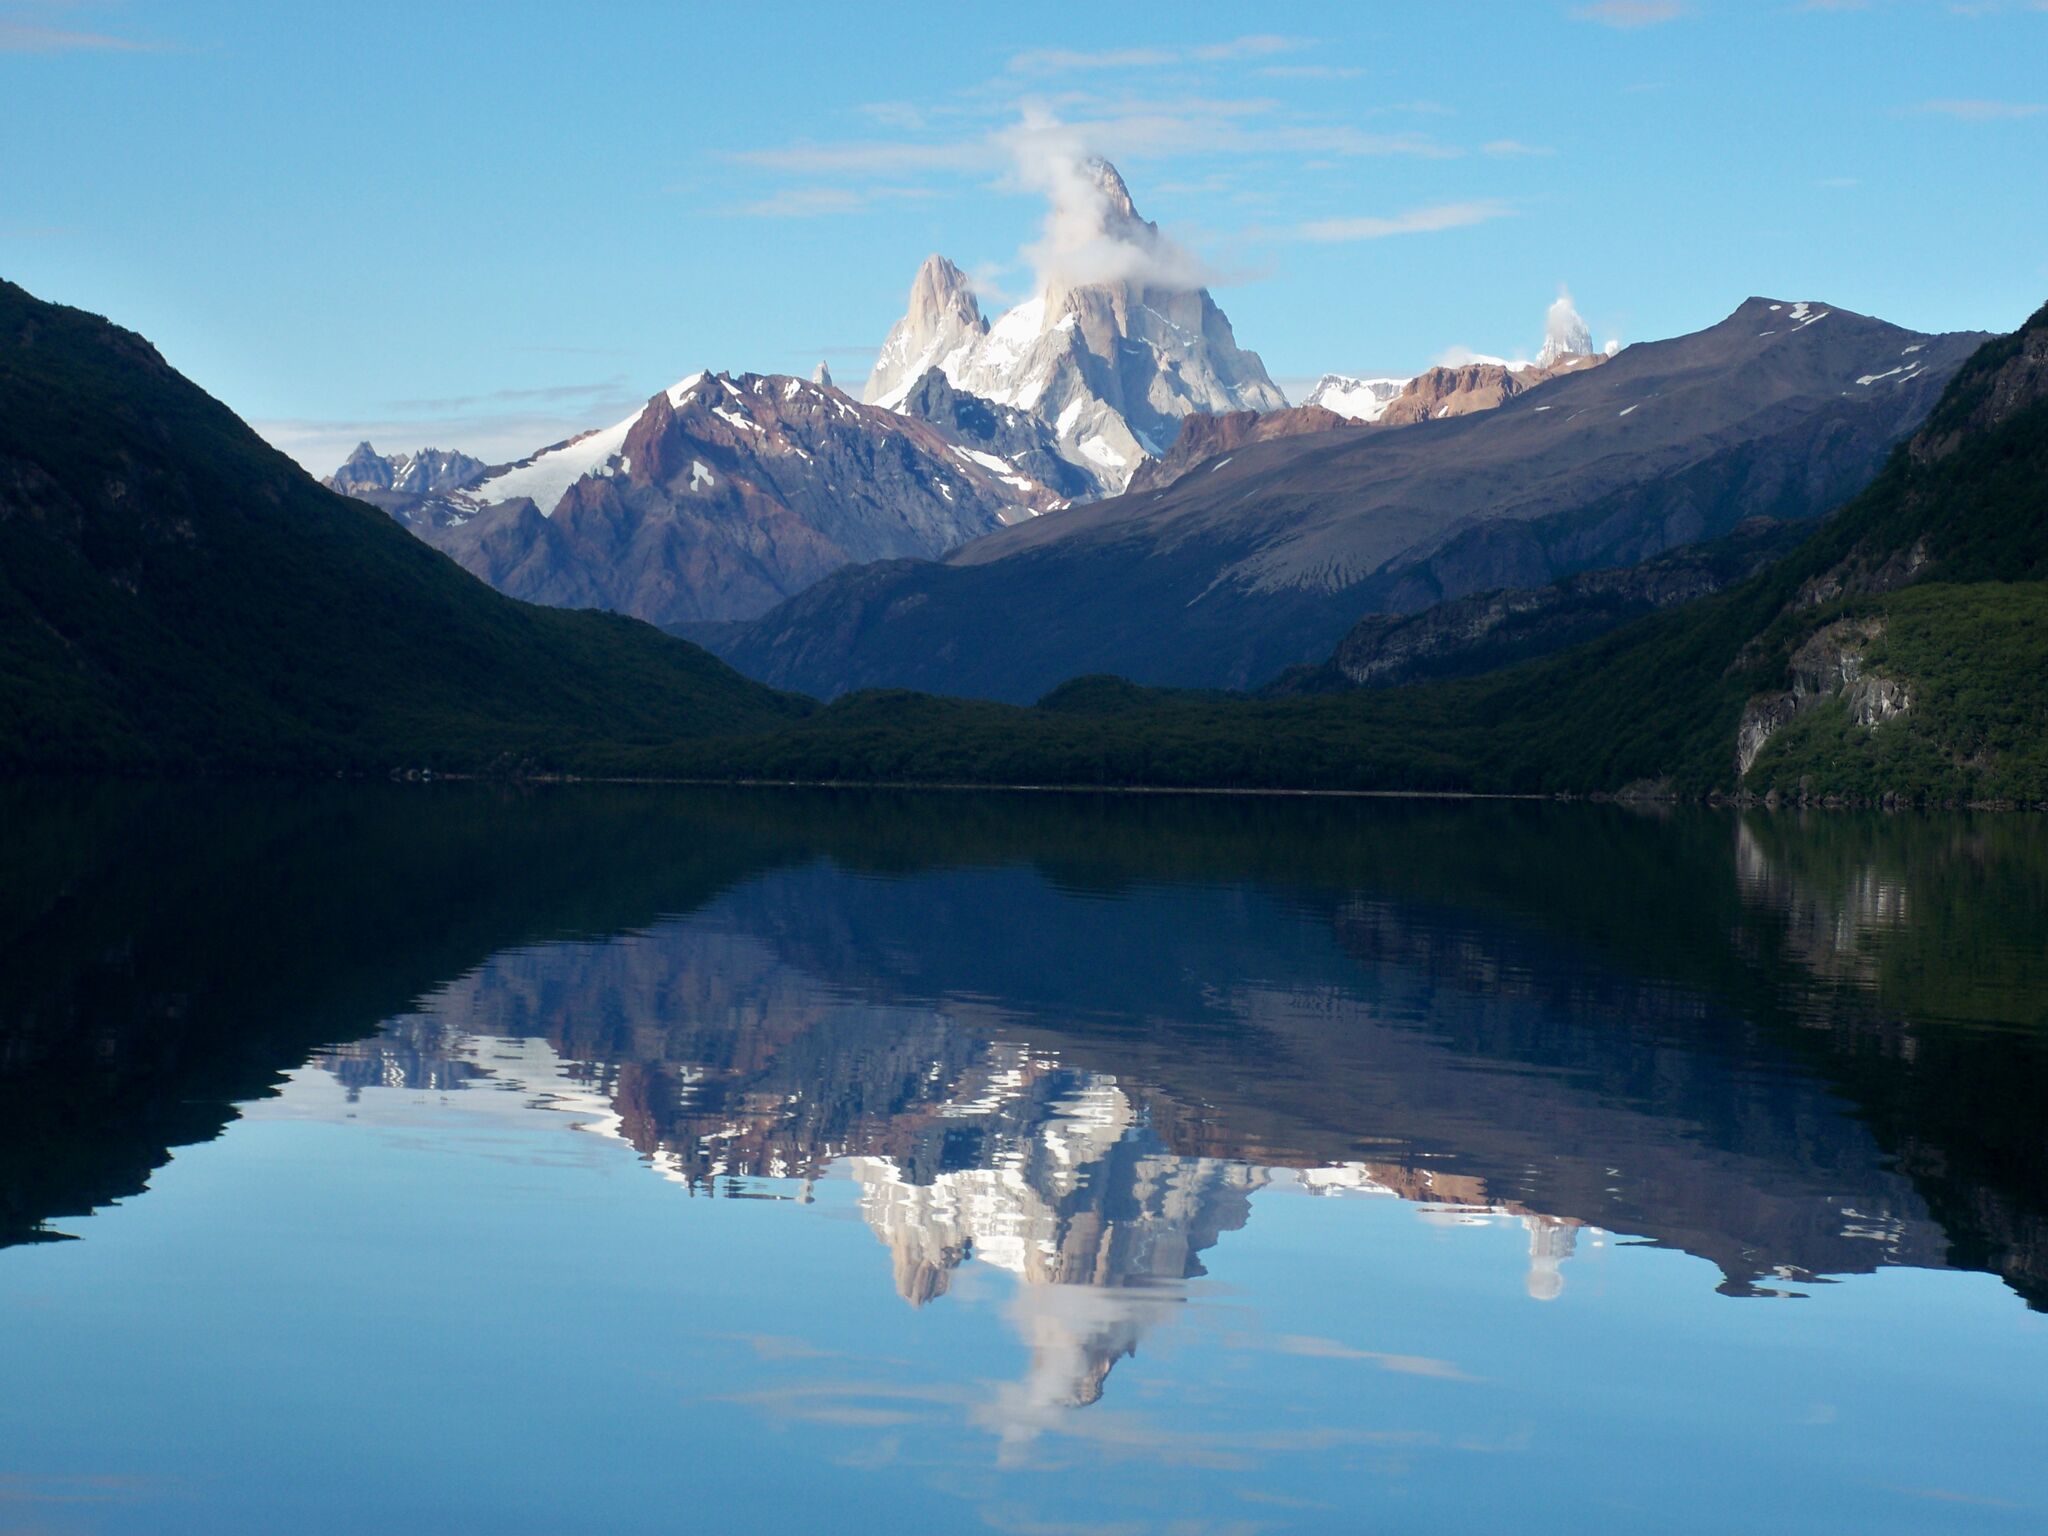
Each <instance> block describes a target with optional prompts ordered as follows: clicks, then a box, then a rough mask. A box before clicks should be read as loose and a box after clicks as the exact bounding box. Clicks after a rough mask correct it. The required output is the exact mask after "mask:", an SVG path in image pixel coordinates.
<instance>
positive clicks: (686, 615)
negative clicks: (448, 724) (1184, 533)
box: [386, 374, 1062, 625]
mask: <svg viewBox="0 0 2048 1536" xmlns="http://www.w3.org/2000/svg"><path fill="white" fill-rule="evenodd" d="M1060 500H1062V497H1061V496H1060V494H1059V493H1058V492H1057V491H1055V490H1053V489H1052V488H1050V487H1047V486H1045V485H1043V484H1041V483H1039V482H1038V481H1037V480H1035V479H1032V478H1031V477H1030V476H1029V475H1026V474H1024V473H1021V472H1019V471H1018V470H1017V469H1016V468H1015V467H1014V466H1012V465H1011V464H1009V463H1007V462H1005V461H1004V460H1002V459H1000V458H997V457H995V456H994V455H992V454H989V453H986V452H983V451H981V450H979V449H976V448H974V447H972V446H969V444H967V443H963V442H962V441H960V440H958V439H957V438H956V437H955V436H953V435H950V434H949V433H948V432H946V431H942V430H941V429H940V428H939V427H937V426H934V425H932V424H931V423H928V422H925V421H920V420H917V419H914V418H911V417H908V416H904V415H900V414H898V413H896V412H893V411H884V410H879V409H877V408H874V407H871V406H864V405H860V404H857V403H856V402H854V401H853V400H851V399H849V398H848V397H847V396H845V395H844V394H842V393H840V391H838V390H837V389H834V388H832V387H830V386H829V385H819V384H814V383H811V382H808V381H806V380H803V379H797V378H790V377H784V376H782V375H759V374H743V375H740V376H738V377H736V378H735V377H726V376H722V375H711V374H698V375H694V376H693V377H691V378H688V379H685V380H683V381H682V382H681V383H679V384H677V385H675V386H674V387H672V388H671V389H668V390H666V391H664V392H662V393H661V394H658V395H656V396H654V397H653V398H652V399H651V400H649V401H648V403H647V405H646V406H645V407H644V408H643V409H642V410H641V411H640V412H639V413H638V414H636V415H634V416H632V417H629V418H627V419H626V420H625V421H622V422H619V423H617V424H615V425H614V426H612V427H609V428H606V429H603V430H601V431H598V432H592V433H586V434H584V435H582V436H580V437H577V438H573V439H571V440H569V441H568V442H566V443H562V444H557V445H555V446H554V447H552V448H549V449H546V450H543V451H542V452H540V453H537V454H534V455H532V456H531V457H529V458H527V459H525V460H522V461H521V462H519V463H517V464H513V465H508V466H503V467H500V468H497V469H493V470H490V471H488V472H486V473H484V474H482V475H481V476H478V477H476V478H474V479H472V480H470V481H469V482H468V483H467V484H466V485H465V486H464V487H463V488H461V489H458V490H455V491H452V492H446V493H437V494H430V495H418V496H410V497H396V496H394V497H390V498H387V502H386V504H387V507H388V510H390V511H391V512H392V514H393V516H395V517H397V518H398V519H399V520H400V521H401V522H404V523H405V524H406V525H407V526H408V527H410V528H411V529H412V530H413V531H414V532H415V533H417V534H418V535H419V536H420V537H421V538H423V539H425V540H426V541H427V542H428V543H430V544H433V545H434V546H435V547H436V548H439V549H441V550H444V551H445V552H446V553H448V554H450V555H452V556H453V557H454V558H455V559H456V560H457V561H458V562H460V563H461V564H462V565H463V566H464V567H465V568H467V569H468V570H470V571H472V572H474V573H475V574H476V575H478V576H481V577H482V578H483V579H484V580H486V581H488V582H490V583H491V584H492V585H493V586H495V587H497V588H498V589H499V590H501V591H504V592H507V593H510V594H511V595H512V596H514V597H520V598H524V599H526V600H528V601H530V602H539V603H549V604H553V605H556V606H561V607H576V608H609V609H612V610H615V611H617V612H621V613H630V614H633V615H634V616H636V617H639V618H643V619H647V620H649V621H650V622H652V623H656V624H665V625H667V624H685V623H696V622H704V621H720V620H731V619H741V618H747V617H751V616H752V615H754V614H757V613H760V612H762V611H763V610H765V609H767V608H769V607H772V606H773V605H774V604H775V603H777V602H778V601H780V600H781V599H783V598H785V597H788V596H790V595H791V594H793V593H796V592H799V591H801V590H803V589H804V588H805V587H807V586H809V585H811V584H812V583H813V582H815V581H817V580H818V579H820V578H821V577H823V576H825V575H827V574H829V573H830V572H832V571H835V570H837V569H839V568H840V567H841V566H844V565H849V564H855V563H858V562H862V561H868V560H886V559H891V558H897V557H901V556H906V555H917V556H924V557H927V558H929V557H932V556H936V555H940V554H943V553H945V552H946V551H947V550H949V549H951V548H953V547H954V546H956V545H958V544H960V543H963V542H965V541H966V540H968V539H971V538H974V537H976V536H977V535H980V534H983V533H987V532H990V531H992V530H994V529H996V528H999V527H1001V526H1003V524H1004V523H1005V522H1008V521H1014V520H1016V519H1018V518H1023V517H1029V516H1031V515H1033V514H1034V513H1036V512H1038V511H1041V510H1044V509H1045V508H1047V507H1050V506H1052V505H1055V504H1056V503H1058V502H1059V501H1060Z"/></svg>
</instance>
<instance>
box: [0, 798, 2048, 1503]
mask: <svg viewBox="0 0 2048 1536" xmlns="http://www.w3.org/2000/svg"><path fill="white" fill-rule="evenodd" d="M0 828H4V829H5V830H4V831H0V837H4V838H5V843H4V845H0V846H4V848H5V850H6V854H7V857H6V862H5V868H4V870H0V1242H4V1243H5V1245H6V1246H5V1247H4V1248H0V1360H4V1362H5V1366H4V1372H5V1374H4V1377H0V1381H4V1388H0V1532H24V1533H26V1532H37V1533H42V1532H121V1533H128V1532H149V1533H158V1532H188V1531H189V1532H207V1533H215V1532H242V1531H252V1532H267V1531H273V1530H274V1531H293V1532H329V1531H332V1532H360V1531H365V1530H375V1531H390V1532H409V1531H433V1532H471V1531H474V1532H479V1533H482V1532H491V1533H496V1532H534V1533H539V1532H548V1533H557V1532H566V1531H583V1530H604V1531H607V1532H642V1531H647V1532H653V1531H664V1532H666V1531H695V1530H702V1529H716V1530H726V1531H743V1532H744V1531H756V1530H761V1531H766V1530H799V1531H873V1530H877V1529H882V1528H884V1527H892V1528H893V1527H897V1526H902V1527H905V1528H908V1529H915V1530H993V1531H1004V1532H1019V1533H1047V1536H1084V1533H1085V1536H1094V1533H1103V1536H1109V1533H1140V1532H1162V1533H1164V1532H1237V1531H1269V1530H1273V1531H1309V1532H1321V1531H1383V1532H1411V1531H1412V1532H1432V1533H1436V1532H1464V1531H1475V1532H1476V1531H1488V1532H1491V1531H1496V1530H1498V1529H1501V1528H1502V1527H1503V1526H1506V1525H1509V1524H1516V1525H1520V1524H1525V1523H1535V1522H1540V1523H1545V1524H1555V1525H1562V1526H1566V1527H1568V1528H1572V1529H1577V1530H1588V1531H1606V1530H1626V1531H1631V1532H1639V1531H1646V1530H1656V1531H1701V1532H1706V1531H1713V1532H1722V1531H1727V1530H1731V1529H1747V1530H1755V1531H1779V1530H1804V1531H1815V1532H1830V1531H1845V1532H1849V1531H1853V1532H1858V1533H1863V1532H1885V1531H1900V1532H1924V1531H1978V1530H1982V1531H2034V1530H2039V1529H2042V1528H2044V1526H2048V1488H2044V1484H2043V1481H2042V1471H2043V1468H2044V1466H2048V1314H2044V1312H2043V1311H2042V1310H2040V1309H2041V1308H2043V1307H2048V1131H2044V1119H2043V1111H2044V1106H2048V825H2044V824H2043V823H2042V822H2041V821H2040V820H2039V819H2038V818H2026V817H2016V816H2009V817H1968V816H1911V817H1907V816H1898V817H1881V816H1876V815H1871V816H1858V815H1850V814H1846V813H1828V814H1826V815H1816V816H1812V817H1808V818H1805V819H1801V818H1799V817H1797V816H1794V815H1792V814H1790V813H1777V814H1769V815H1765V814H1752V815H1737V814H1735V813H1716V812H1707V811H1704V810H1702V811H1680V812H1672V813H1660V814H1644V813H1640V812H1635V811H1629V810H1624V809H1619V808H1611V807H1561V806H1547V805H1529V804H1491V805H1487V804H1474V805H1456V804H1426V803H1406V802H1353V801H1339V802H1329V801H1295V800H1266V799H1252V800H1230V799H1218V798H1206V797H1204V798H1178V797H1156V798H1155V797H1142V798H1134V797H1033V796H964V795H961V796H949V795H930V796H921V797H920V796H912V795H898V796H891V795H872V794H860V795H855V794H840V795H828V794H822V793H799V792H774V791H759V792H752V793H738V792H727V793H710V792H695V793H682V792H673V793H671V792H662V791H653V790H646V791H630V792H629V791H600V790H594V789H586V790H566V789H565V790H556V791H550V792H545V793H535V794H510V793H506V792H501V791H495V790H484V789H480V788H466V787H455V786H436V787H434V788H432V789H418V788H415V789H408V790H399V789H384V788H375V789H366V788H365V789H342V788H336V789H333V790H331V791H319V792H310V791H307V792H301V791H284V790H271V791H256V790H244V791H210V792H202V791H196V790H168V789H161V790H157V789H139V788H125V789H124V788H103V789H93V790H73V791H65V792H60V791H56V790H52V789H38V790H33V791H31V790H13V791H6V792H4V793H0Z"/></svg>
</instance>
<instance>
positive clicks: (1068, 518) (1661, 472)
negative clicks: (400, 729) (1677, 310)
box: [720, 298, 1983, 703]
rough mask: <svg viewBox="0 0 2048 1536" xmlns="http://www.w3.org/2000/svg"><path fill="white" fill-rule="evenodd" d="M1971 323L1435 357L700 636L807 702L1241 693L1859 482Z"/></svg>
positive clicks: (1866, 325) (1742, 312)
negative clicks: (1445, 617)
mask: <svg viewBox="0 0 2048 1536" xmlns="http://www.w3.org/2000/svg"><path fill="white" fill-rule="evenodd" d="M1982 339H1983V338H1982V337H1981V336H1977V335H1948V336H1929V335H1923V334H1921V333H1918V332H1913V331H1908V330H1904V329H1902V328H1900V327H1898V326H1894V325H1889V324H1886V323H1885V322H1883V321H1880V320H1874V319H1870V318H1868V317H1866V316H1862V315H1856V314H1852V313H1850V312H1848V311H1846V310H1840V309H1835V308H1832V307H1830V306H1827V305H1821V304H1813V303H1793V302H1789V301H1780V300H1771V299H1761V298H1759V299H1751V300H1749V301H1747V302H1746V303H1744V304H1743V305H1742V306H1741V307H1739V308H1738V309H1737V310H1735V311H1734V313H1732V314H1731V315H1730V316H1729V317H1728V318H1727V319H1726V320H1724V321H1722V322H1721V323H1720V324H1718V325H1715V326H1713V327H1710V328H1709V329H1707V330H1704V331H1700V332H1697V333H1695V334H1693V335H1690V336H1682V337H1678V338H1676V339H1674V340H1671V341H1662V342H1652V343H1646V344H1639V345H1636V346H1632V347H1629V348H1628V349H1626V350H1625V351H1623V352H1621V353H1620V354H1619V355H1617V356H1615V357H1613V358H1612V359H1604V358H1602V357H1601V356H1600V355H1599V354H1593V355H1590V356H1582V355H1565V356H1561V357H1558V358H1556V359H1555V360H1554V361H1553V363H1552V365H1551V367H1550V368H1548V369H1536V368H1534V367H1533V366H1531V367H1526V368H1517V367H1515V366H1514V365H1509V364H1503V363H1498V362H1478V363H1472V364H1468V365H1465V366H1463V367H1460V368H1456V369H1450V368H1446V369H1438V370H1433V371H1432V372H1431V373H1429V374H1425V375H1423V376H1422V377H1421V378H1420V379H1418V380H1415V381H1411V383H1410V385H1409V386H1408V387H1407V388H1406V389H1404V391H1403V393H1402V394H1401V395H1400V396H1397V397H1396V398H1395V399H1394V400H1393V401H1391V402H1389V403H1388V405H1387V406H1386V407H1385V408H1384V409H1383V410H1382V411H1381V413H1380V417H1379V421H1378V424H1376V425H1373V426H1370V427H1366V428H1352V429H1349V430H1334V429H1333V430H1327V431H1318V432H1309V433H1306V434H1301V435H1289V436H1279V437H1273V438H1269V439H1268V440H1265V441H1247V442H1246V443H1245V445H1244V446H1243V447H1241V448H1239V449H1237V450H1236V451H1234V452H1228V453H1221V454H1218V455H1217V456H1215V457H1213V458H1211V459H1209V460H1208V462H1207V463H1206V464H1205V465H1203V466H1202V467H1199V468H1197V469H1195V470H1194V471H1193V472H1186V470H1185V468H1183V470H1182V472H1181V473H1180V474H1179V476H1178V478H1175V479H1173V480H1172V481H1171V483H1170V484H1168V485H1165V486H1163V487H1161V488H1157V489H1146V490H1144V491H1143V492H1141V493H1140V494H1137V495H1126V496H1124V497H1121V498H1118V499H1115V500H1110V501H1100V502H1095V503H1092V504H1089V505H1081V506H1073V507H1069V508H1066V509H1062V510H1060V511H1057V512H1055V513H1053V514H1051V515H1048V516H1045V517H1041V518H1037V519H1034V520H1032V521H1030V522H1028V523H1024V524H1021V525H1018V526H1014V527H1011V528H1008V529H1005V530H1004V531H1002V532H1000V533H997V534H993V535H990V536H988V537H985V538H982V539H978V540H976V541H974V542H973V543H971V544H968V545H965V546H963V547H962V548H960V549H958V550H955V551H954V552H953V553H952V554H951V555H949V556H948V557H946V559H945V560H944V561H943V562H929V561H898V562H894V563H890V564H885V565H872V566H865V567H856V568H853V569H849V570H844V571H841V572H839V573H837V574H836V575H834V576H832V577H830V578H828V579H827V580H826V581H824V582H821V583H820V584H819V585H817V586H816V587H813V588H812V589H811V590H809V591H807V592H804V593H801V594H799V595H798V596H797V597H795V598H793V599H791V600H790V601H789V602H787V603H785V604H784V605H782V606H781V607H779V608H777V609H776V610H774V611H773V612H771V613H769V614H768V615H766V616H765V617H764V618H762V619H760V620H757V621H756V622H754V623H753V624H750V625H747V626H745V627H743V628H742V629H740V630H738V631H736V632H734V633H733V634H731V635H729V636H727V637H725V638H724V639H722V640H721V642H720V648H721V650H722V652H723V654H725V655H726V656H727V657H728V658H729V659H731V660H732V661H733V662H734V664H735V665H737V666H739V667H740V669H741V670H742V671H746V672H748V673H750V674H751V675H754V676H757V677H760V678H763V679H764V680H768V681H772V682H774V683H775V684H777V685H778V686H784V687H793V688H797V689H800V690H803V691H805V692H810V693H814V694H818V695H820V696H825V697H830V696H833V695H835V694H838V693H841V692H845V691H848V690H852V689H858V688H864V687H906V688H918V689H924V690H928V691H931V692H937V693H952V694H966V695H973V696H979V697H984V698H994V699H1004V700H1011V701H1015V702H1020V703H1021V702H1025V701H1028V700H1031V699H1035V698H1037V697H1039V696H1040V695H1041V694H1043V693H1045V692H1046V691H1047V690H1049V689H1051V688H1053V687H1055V686H1057V685H1058V684H1059V683H1061V682H1063V681H1065V680H1066V679H1069V678H1072V677H1076V676H1080V675H1082V674H1086V673H1096V672H1108V673H1115V674H1118V675H1120V676H1124V677H1128V678H1132V679H1134V680H1136V681H1139V682H1142V683H1151V684H1165V685H1173V686H1182V687H1235V688H1242V687H1247V686H1255V685H1258V684H1261V683H1263V682H1265V681H1267V680H1268V679H1270V678H1272V677H1274V676H1275V675H1277V674H1278V673H1280V672H1282V671H1283V670H1285V669H1287V668H1289V667H1293V666H1298V665H1303V664H1312V663H1316V662H1319V661H1321V660H1322V659H1324V658H1326V657H1327V656H1329V655H1330V653H1331V651H1332V650H1333V649H1334V647H1335V646H1336V644H1337V641H1338V639H1339V638H1340V637H1341V636H1342V635H1343V634H1344V632H1345V631H1346V630H1347V629H1349V628H1350V627H1351V625H1352V624H1354V623H1355V622H1357V620H1358V619H1359V618H1360V617H1361V616H1362V615H1365V614H1371V613H1393V614H1401V613H1413V612H1416V611H1419V610H1421V609H1424V608H1427V607H1430V606H1431V605H1433V604H1435V603H1439V602H1443V601H1446V600H1448V599H1455V598H1459V597H1463V596H1465V595H1468V594H1471V593H1476V592H1482V591H1486V590H1489V589H1494V588H1500V587H1506V586H1520V587H1533V586H1540V585H1542V584H1544V583H1546V582H1549V581H1552V580H1555V579H1557V578H1559V577H1561V576H1566V575H1569V574H1571V573H1573V572H1575V571H1580V570H1586V569H1591V568H1595V567H1600V566H1611V565H1623V564H1630V563H1633V562H1636V561H1639V560H1643V559H1647V558H1649V557H1651V556H1653V555H1657V554H1660V553H1662V552H1663V551H1665V550H1668V549H1672V548H1676V547H1678V546H1680V545H1683V544H1686V543H1690V542H1694V541H1697V540H1700V539H1707V538H1714V537H1718V536H1720V535H1722V534H1725V533H1727V532H1729V531H1730V530H1732V529H1733V528H1734V527H1735V526H1736V525H1737V524H1738V523H1740V522H1742V521H1743V520H1745V519H1747V518H1751V517H1756V516H1769V517H1774V518H1778V519H1781V520H1797V519H1800V518H1806V517H1812V516H1814V515H1816V514H1818V513H1820V512H1822V511H1824V510H1826V509H1828V508H1829V507H1831V506H1834V505H1836V504H1838V503H1839V502H1841V501H1843V500H1845V499H1846V498H1848V497H1849V496H1851V495H1853V494H1854V493H1855V492H1856V491H1858V490H1859V489H1861V488H1862V486H1863V485H1864V484H1865V483H1867V482H1868V480H1869V479H1870V477H1871V476H1872V475H1873V474H1874V473H1875V472H1876V469H1877V467H1878V465H1879V464H1880V463H1881V462H1882V461H1883V459H1884V456H1885V454H1886V453H1887V452H1888V451H1889V450H1890V449H1891V447H1892V445H1893V444H1894V443H1896V442H1897V441H1898V440H1899V439H1900V438H1901V437H1903V436H1905V435H1906V434H1907V433H1909V432H1911V431H1912V430H1913V429H1914V428H1915V427H1916V426H1917V425H1918V424H1919V423H1920V421H1921V420H1922V419H1923V418H1924V417H1925V416H1926V414H1927V412H1928V410H1929V409H1930V408H1931V407H1932V405H1933V403H1934V401H1935V399H1936V398H1937V397H1938V396H1939V394H1940V392H1941V389H1942V387H1943V386H1944V385H1945V384H1946V383H1947V381H1948V379H1949V378H1950V376H1951V375H1952V374H1953V373H1954V371H1955V370H1956V368H1957V367H1959V366H1960V365H1961V363H1962V362H1963V360H1964V358H1966V357H1967V356H1968V355H1969V354H1970V353H1971V351H1973V350H1974V349H1975V347H1976V346H1977V345H1978V344H1979V343H1980V342H1981V341H1982ZM1524 379H1527V380H1530V381H1531V382H1528V383H1524V382H1523V380H1524ZM1409 401H1415V402H1419V403H1420V404H1419V408H1418V409H1416V410H1415V411H1414V412H1413V413H1412V415H1413V418H1414V419H1413V420H1412V421H1411V423H1410V424H1409V425H1407V426H1405V427H1403V428H1402V429H1401V430H1398V431H1394V430H1388V429H1387V424H1388V423H1389V422H1390V421H1391V420H1398V419H1400V416H1399V414H1397V412H1396V407H1399V406H1401V405H1402V404H1403V403H1404V402H1409ZM1323 419H1324V420H1326V421H1327V422H1328V423H1329V424H1330V425H1331V426H1332V427H1333V428H1335V427H1336V426H1338V425H1340V424H1339V423H1338V422H1337V420H1336V418H1335V417H1334V416H1326V417H1324V418H1323ZM1204 430H1205V431H1206V430H1209V429H1206V428H1205V429H1204ZM1252 435H1253V436H1256V435H1257V434H1252ZM1166 467H1167V466H1166V464H1165V463H1164V462H1162V465H1161V468H1162V469H1164V468H1166ZM1154 483H1155V482H1154V480H1152V479H1150V478H1148V480H1147V481H1146V484H1147V486H1151V485H1153V484H1154Z"/></svg>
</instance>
